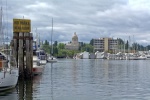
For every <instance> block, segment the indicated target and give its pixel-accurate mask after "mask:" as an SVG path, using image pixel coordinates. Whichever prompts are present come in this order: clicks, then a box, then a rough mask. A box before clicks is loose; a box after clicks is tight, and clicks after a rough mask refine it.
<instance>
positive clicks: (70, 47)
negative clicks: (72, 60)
mask: <svg viewBox="0 0 150 100" xmlns="http://www.w3.org/2000/svg"><path fill="white" fill-rule="evenodd" d="M65 49H68V50H78V49H79V42H78V36H77V34H76V32H75V33H74V36H73V37H72V41H71V43H68V44H66V45H65Z"/></svg>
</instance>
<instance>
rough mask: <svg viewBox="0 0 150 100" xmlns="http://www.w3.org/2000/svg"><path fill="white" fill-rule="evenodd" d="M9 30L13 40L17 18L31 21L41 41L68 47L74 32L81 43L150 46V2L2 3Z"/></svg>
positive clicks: (2, 0)
mask: <svg viewBox="0 0 150 100" xmlns="http://www.w3.org/2000/svg"><path fill="white" fill-rule="evenodd" d="M0 6H3V16H4V17H3V19H4V21H5V22H7V23H8V24H5V28H6V27H7V28H6V29H7V30H8V34H9V36H10V37H12V33H13V29H12V27H13V25H12V23H13V18H19V19H20V18H24V19H30V20H31V28H32V29H31V32H32V33H33V34H34V37H35V34H36V33H38V34H39V35H40V39H41V40H48V41H50V39H51V31H52V18H53V41H58V42H64V43H67V42H69V41H71V39H72V36H73V35H74V32H76V34H77V36H78V41H79V42H86V43H89V42H90V40H91V39H93V38H103V37H110V38H121V39H123V40H125V41H126V40H130V41H131V43H132V42H137V43H139V44H142V45H149V44H150V0H0Z"/></svg>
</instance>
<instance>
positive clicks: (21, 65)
mask: <svg viewBox="0 0 150 100" xmlns="http://www.w3.org/2000/svg"><path fill="white" fill-rule="evenodd" d="M23 35H24V34H23V33H19V78H24V55H23V54H24V53H23V52H24V51H23V49H24V47H23V39H24V36H23Z"/></svg>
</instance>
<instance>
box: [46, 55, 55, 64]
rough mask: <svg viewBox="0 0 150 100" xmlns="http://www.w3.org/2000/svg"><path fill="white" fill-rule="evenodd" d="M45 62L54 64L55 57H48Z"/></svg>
mask: <svg viewBox="0 0 150 100" xmlns="http://www.w3.org/2000/svg"><path fill="white" fill-rule="evenodd" d="M47 62H49V63H56V62H57V59H56V58H55V57H53V56H51V57H49V58H48V59H47Z"/></svg>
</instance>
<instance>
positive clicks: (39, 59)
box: [36, 50, 47, 65]
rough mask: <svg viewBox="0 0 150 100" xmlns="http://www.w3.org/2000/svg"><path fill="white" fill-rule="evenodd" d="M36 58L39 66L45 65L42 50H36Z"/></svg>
mask: <svg viewBox="0 0 150 100" xmlns="http://www.w3.org/2000/svg"><path fill="white" fill-rule="evenodd" d="M36 56H37V62H38V63H39V65H46V63H47V55H46V53H45V51H44V50H37V51H36Z"/></svg>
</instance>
